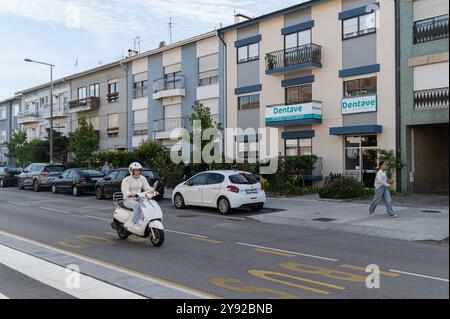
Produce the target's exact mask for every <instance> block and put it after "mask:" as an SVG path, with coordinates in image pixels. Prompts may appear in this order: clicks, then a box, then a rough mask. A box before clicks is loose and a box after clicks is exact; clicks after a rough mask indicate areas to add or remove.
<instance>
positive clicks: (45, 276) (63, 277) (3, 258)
mask: <svg viewBox="0 0 450 319" xmlns="http://www.w3.org/2000/svg"><path fill="white" fill-rule="evenodd" d="M0 262H1V263H2V264H4V265H6V266H7V267H9V268H11V269H14V270H15V271H18V272H20V273H22V274H24V275H26V276H28V277H30V278H32V279H35V280H37V281H39V282H41V283H43V284H44V285H47V286H50V287H53V288H55V289H58V290H60V291H62V292H64V293H66V294H69V295H71V296H74V297H76V298H79V299H145V298H144V297H142V296H140V295H137V294H135V293H132V292H130V291H128V290H125V289H121V288H118V287H116V286H113V285H110V284H107V283H105V282H103V281H100V280H97V279H94V278H92V277H89V276H86V275H83V274H79V280H80V286H79V288H71V287H68V286H67V284H66V282H67V280H68V278H69V276H73V275H74V273H73V272H68V271H67V269H66V268H64V267H61V266H58V265H55V264H52V263H50V262H48V261H44V260H42V259H39V258H37V257H34V256H31V255H27V254H25V253H22V252H20V251H17V250H14V249H11V248H9V247H6V246H2V245H0Z"/></svg>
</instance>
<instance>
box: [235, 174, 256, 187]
mask: <svg viewBox="0 0 450 319" xmlns="http://www.w3.org/2000/svg"><path fill="white" fill-rule="evenodd" d="M229 178H230V182H232V183H233V184H248V185H252V184H256V183H258V181H257V180H256V179H255V178H254V177H253V176H252V175H250V174H246V173H240V174H236V175H231V176H230V177H229Z"/></svg>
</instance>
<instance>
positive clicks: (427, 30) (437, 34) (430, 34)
mask: <svg viewBox="0 0 450 319" xmlns="http://www.w3.org/2000/svg"><path fill="white" fill-rule="evenodd" d="M413 35H414V44H418V43H423V42H428V41H433V40H438V39H443V38H448V15H446V16H439V17H435V18H432V19H427V20H422V21H417V22H415V23H414V30H413Z"/></svg>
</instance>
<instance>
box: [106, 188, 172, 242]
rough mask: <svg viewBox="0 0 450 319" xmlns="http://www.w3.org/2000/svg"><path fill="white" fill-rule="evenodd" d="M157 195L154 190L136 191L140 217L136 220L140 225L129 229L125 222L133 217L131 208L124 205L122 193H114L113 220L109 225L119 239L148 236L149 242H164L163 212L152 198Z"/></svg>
mask: <svg viewBox="0 0 450 319" xmlns="http://www.w3.org/2000/svg"><path fill="white" fill-rule="evenodd" d="M156 196H158V193H157V192H156V191H150V192H144V193H138V194H137V197H138V198H139V199H140V200H142V202H141V212H142V214H141V219H140V220H139V222H138V225H140V227H139V228H138V229H133V230H129V229H127V228H126V227H125V224H126V223H127V222H129V221H131V219H132V218H133V210H132V209H130V208H127V207H125V205H124V200H123V194H122V193H115V194H114V195H113V202H114V204H115V205H116V210H115V211H114V216H113V222H112V223H111V227H112V228H113V229H115V230H116V231H117V235H119V238H120V239H123V240H125V239H127V238H128V237H129V236H131V235H135V236H139V237H144V238H148V237H150V241H151V243H152V244H153V245H154V246H156V247H160V246H161V245H162V244H163V243H164V237H165V235H164V226H163V224H162V219H163V214H162V211H161V208H160V207H159V205H158V203H157V202H156V201H155V200H153V198H154V197H156Z"/></svg>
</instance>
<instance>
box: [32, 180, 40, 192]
mask: <svg viewBox="0 0 450 319" xmlns="http://www.w3.org/2000/svg"><path fill="white" fill-rule="evenodd" d="M33 190H34V191H35V192H39V191H40V190H41V189H40V187H39V183H38V181H37V180H34V182H33Z"/></svg>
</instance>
